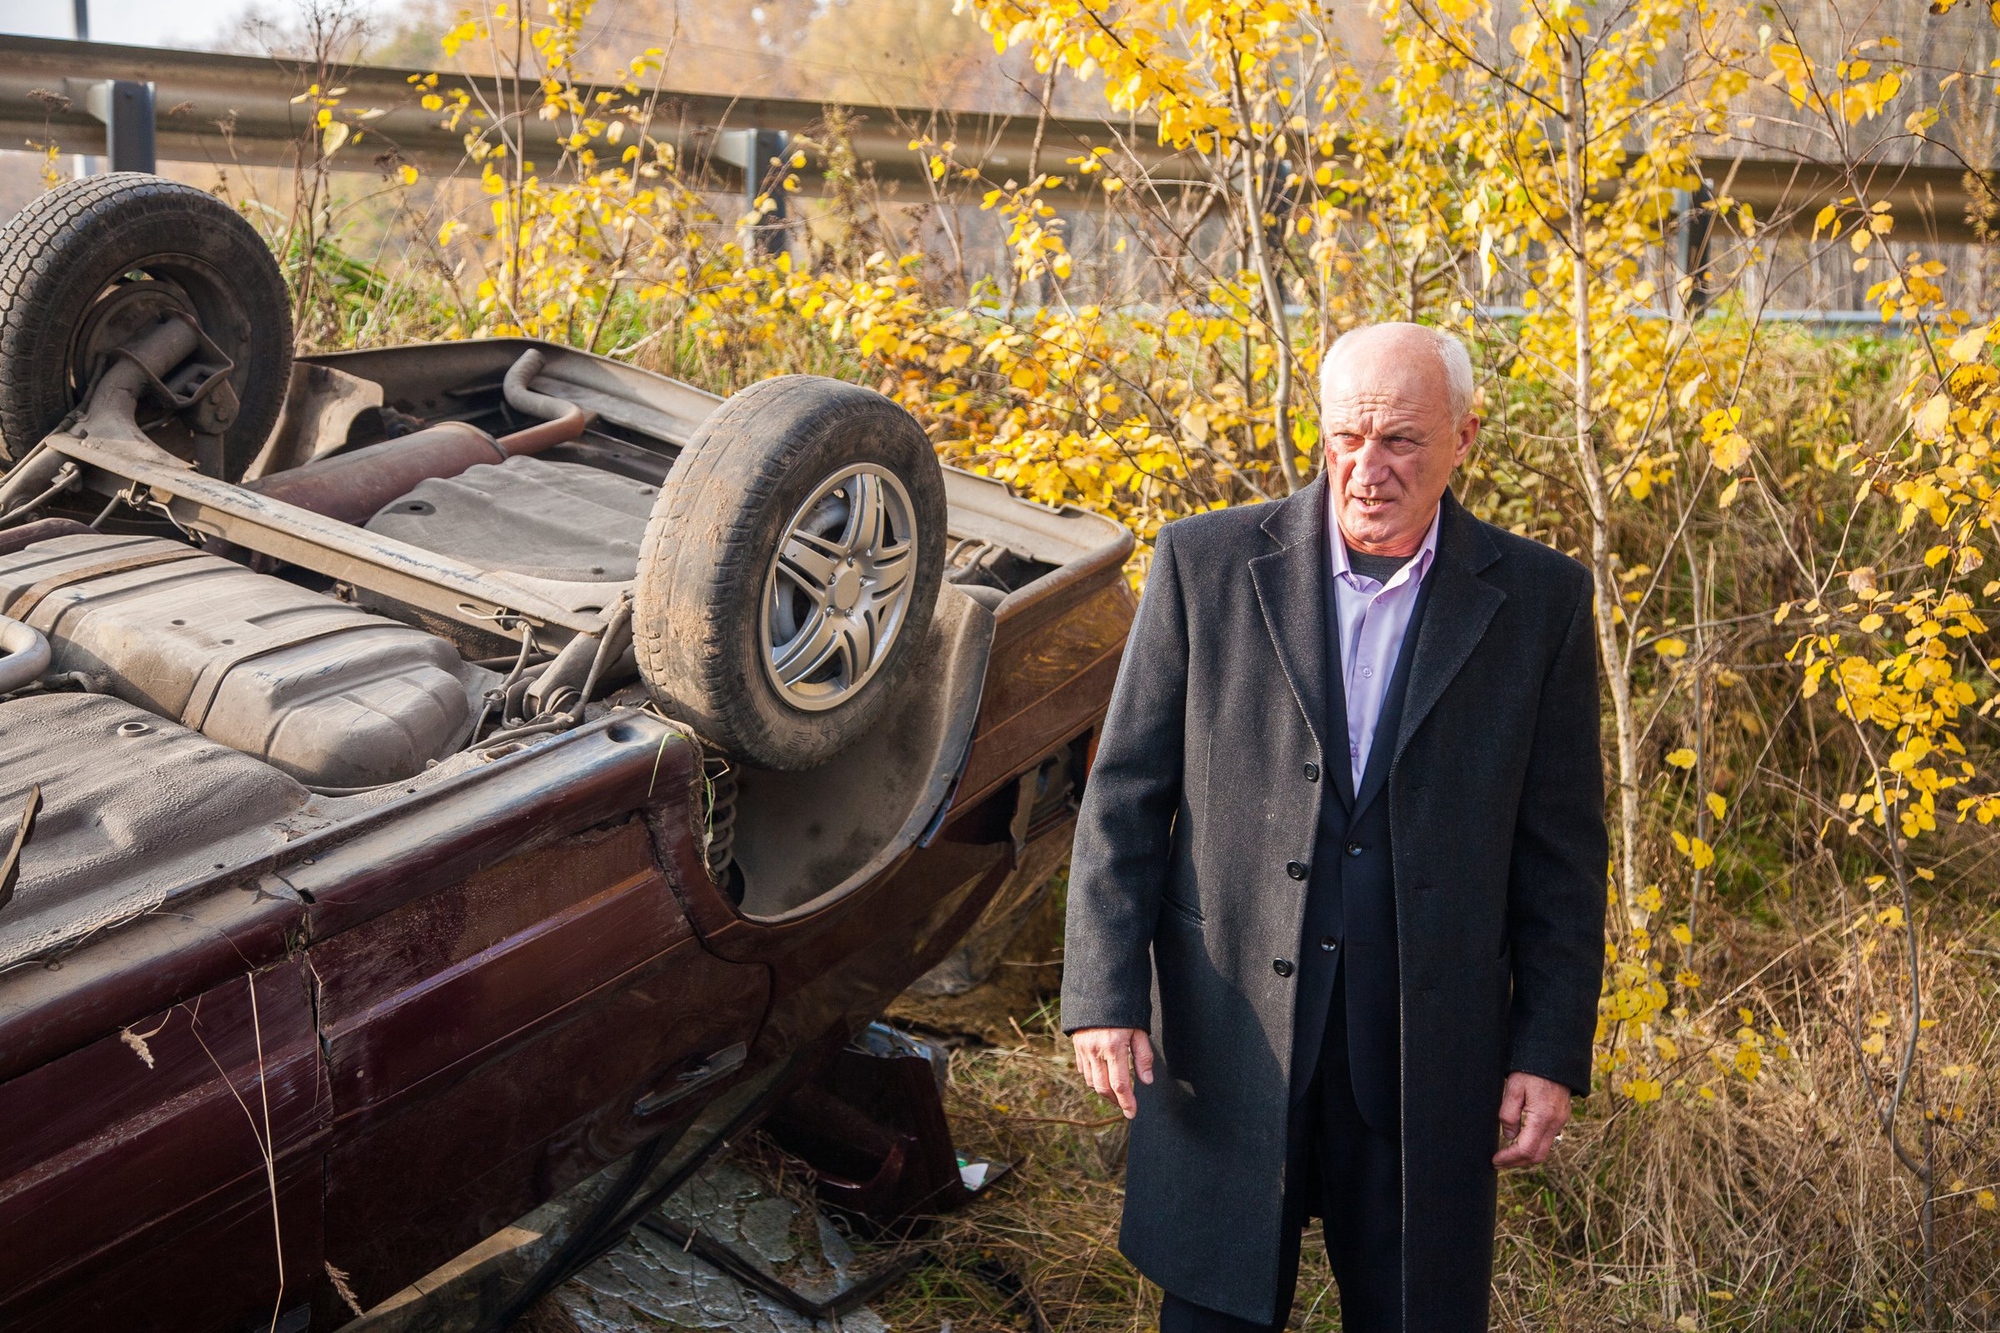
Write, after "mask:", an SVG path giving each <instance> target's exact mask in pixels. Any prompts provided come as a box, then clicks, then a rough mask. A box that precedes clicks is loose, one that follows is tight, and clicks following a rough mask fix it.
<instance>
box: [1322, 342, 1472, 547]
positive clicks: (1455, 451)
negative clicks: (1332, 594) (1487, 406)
mask: <svg viewBox="0 0 2000 1333" xmlns="http://www.w3.org/2000/svg"><path fill="white" fill-rule="evenodd" d="M1320 431H1321V434H1322V436H1323V437H1324V438H1325V440H1326V474H1327V485H1328V487H1329V488H1330V490H1329V496H1330V503H1331V504H1332V505H1333V512H1334V517H1335V519H1336V520H1337V521H1338V522H1339V524H1340V531H1341V535H1342V536H1344V537H1345V538H1346V539H1347V544H1348V545H1349V546H1352V547H1353V548H1354V549H1355V550H1357V551H1365V552H1367V553H1368V554H1370V555H1410V554H1413V553H1414V552H1415V551H1416V549H1417V548H1418V547H1419V546H1421V545H1423V540H1424V534H1425V533H1426V532H1427V531H1429V530H1430V525H1431V517H1432V515H1433V514H1435V513H1436V512H1437V506H1438V501H1439V500H1440V498H1442V497H1443V495H1444V491H1445V485H1446V483H1447V482H1449V481H1450V480H1451V472H1452V469H1453V468H1455V467H1457V466H1458V465H1459V463H1460V462H1462V461H1464V459H1465V455H1466V453H1467V451H1469V450H1470V449H1471V448H1472V442H1473V440H1474V439H1475V438H1476V437H1477V436H1478V434H1479V418H1478V417H1476V416H1474V415H1473V414H1472V358H1471V357H1470V356H1468V355H1467V354H1466V351H1465V344H1463V343H1461V342H1460V341H1459V340H1458V339H1456V338H1454V337H1452V336H1451V335H1450V334H1449V333H1446V332H1444V331H1443V330H1442V329H1434V328H1429V327H1427V326H1425V325H1422V324H1371V325H1368V326H1366V327H1363V328H1358V329H1355V330H1353V331H1352V332H1349V333H1346V334H1343V335H1342V336H1341V338H1340V339H1339V340H1338V341H1337V342H1335V343H1334V345H1333V347H1332V349H1331V350H1329V351H1328V352H1327V356H1326V362H1325V364H1324V365H1323V366H1322V367H1321V368H1320Z"/></svg>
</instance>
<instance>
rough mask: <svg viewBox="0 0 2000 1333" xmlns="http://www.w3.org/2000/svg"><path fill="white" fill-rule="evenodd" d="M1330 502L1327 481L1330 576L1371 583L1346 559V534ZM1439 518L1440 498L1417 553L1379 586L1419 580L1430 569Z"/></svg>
mask: <svg viewBox="0 0 2000 1333" xmlns="http://www.w3.org/2000/svg"><path fill="white" fill-rule="evenodd" d="M1333 503H1334V497H1333V487H1332V484H1331V483H1330V482H1329V483H1328V486H1327V496H1326V530H1327V544H1328V545H1329V546H1330V547H1331V548H1332V554H1333V576H1334V578H1336V579H1346V580H1347V581H1348V583H1349V584H1350V585H1352V584H1355V583H1358V582H1361V581H1363V580H1366V581H1367V582H1369V583H1373V582H1374V580H1373V579H1370V578H1368V577H1367V576H1366V575H1365V574H1358V573H1356V572H1355V570H1354V566H1353V565H1352V564H1351V563H1350V562H1349V561H1348V558H1347V536H1346V534H1344V533H1343V532H1341V530H1340V519H1339V517H1338V516H1337V515H1336V514H1335V513H1334V509H1333ZM1443 521H1444V500H1443V499H1442V498H1440V499H1439V500H1438V507H1437V512H1436V513H1434V514H1432V515H1431V525H1430V528H1429V529H1428V530H1427V531H1425V533H1424V541H1423V545H1421V546H1419V547H1418V548H1417V553H1416V554H1415V555H1413V556H1411V557H1410V559H1409V560H1408V562H1407V563H1405V564H1404V565H1403V567H1402V568H1401V569H1399V570H1397V571H1396V572H1395V573H1394V574H1391V575H1390V576H1389V581H1388V582H1387V583H1384V584H1383V585H1382V587H1383V588H1385V589H1386V588H1391V587H1394V586H1396V585H1397V584H1399V583H1404V582H1409V583H1416V582H1419V581H1421V580H1422V579H1423V577H1424V575H1425V574H1427V573H1429V572H1430V567H1431V561H1432V559H1433V558H1434V557H1436V555H1437V544H1438V524H1440V523H1441V522H1443Z"/></svg>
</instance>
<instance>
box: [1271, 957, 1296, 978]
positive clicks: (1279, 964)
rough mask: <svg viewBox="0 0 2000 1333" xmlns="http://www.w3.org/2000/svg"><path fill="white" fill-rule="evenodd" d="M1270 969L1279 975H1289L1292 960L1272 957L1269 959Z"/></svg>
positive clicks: (1290, 973)
mask: <svg viewBox="0 0 2000 1333" xmlns="http://www.w3.org/2000/svg"><path fill="white" fill-rule="evenodd" d="M1271 970H1272V971H1273V972H1276V973H1277V974H1278V975H1279V976H1281V977H1289V976H1290V975H1292V960H1291V959H1289V958H1273V959H1272V960H1271Z"/></svg>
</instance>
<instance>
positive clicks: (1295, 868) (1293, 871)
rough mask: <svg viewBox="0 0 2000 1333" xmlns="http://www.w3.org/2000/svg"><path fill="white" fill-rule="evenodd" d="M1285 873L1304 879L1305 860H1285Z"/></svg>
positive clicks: (1294, 877)
mask: <svg viewBox="0 0 2000 1333" xmlns="http://www.w3.org/2000/svg"><path fill="white" fill-rule="evenodd" d="M1285 873H1286V874H1287V875H1290V876H1291V877H1292V878H1293V879H1304V878H1305V877H1306V867H1305V862H1303V861H1287V862H1285Z"/></svg>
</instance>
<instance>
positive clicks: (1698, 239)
mask: <svg viewBox="0 0 2000 1333" xmlns="http://www.w3.org/2000/svg"><path fill="white" fill-rule="evenodd" d="M1714 201H1715V196H1714V195H1713V194H1712V193H1710V192H1709V188H1708V182H1707V181H1703V182H1702V183H1701V187H1700V188H1699V189H1697V190H1675V191H1674V262H1675V267H1676V268H1677V269H1678V270H1679V277H1680V278H1683V279H1688V280H1689V282H1688V288H1687V294H1686V295H1685V296H1683V297H1682V298H1681V312H1682V313H1683V314H1684V315H1686V316H1687V318H1689V319H1693V318H1694V317H1695V316H1697V315H1699V314H1701V312H1702V310H1703V309H1705V308H1706V307H1707V305H1708V301H1709V291H1708V242H1709V237H1710V236H1711V235H1712V234H1713V233H1714V231H1715V210H1714V209H1712V208H1710V207H1709V205H1710V204H1711V203H1713V202H1714Z"/></svg>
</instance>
